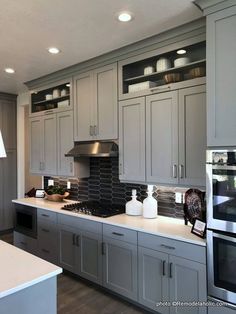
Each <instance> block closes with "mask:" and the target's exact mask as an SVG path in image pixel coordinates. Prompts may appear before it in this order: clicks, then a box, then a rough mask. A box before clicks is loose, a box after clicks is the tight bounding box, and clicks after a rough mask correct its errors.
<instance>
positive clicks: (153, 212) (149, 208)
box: [143, 185, 158, 218]
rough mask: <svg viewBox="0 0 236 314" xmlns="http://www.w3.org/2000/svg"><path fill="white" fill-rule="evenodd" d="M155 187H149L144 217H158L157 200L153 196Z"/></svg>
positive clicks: (144, 205)
mask: <svg viewBox="0 0 236 314" xmlns="http://www.w3.org/2000/svg"><path fill="white" fill-rule="evenodd" d="M152 193H153V185H148V189H147V194H148V197H147V198H145V200H144V201H143V217H144V218H156V217H157V209H158V207H157V200H156V199H155V198H154V197H153V196H152Z"/></svg>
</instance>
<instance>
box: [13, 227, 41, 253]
mask: <svg viewBox="0 0 236 314" xmlns="http://www.w3.org/2000/svg"><path fill="white" fill-rule="evenodd" d="M13 238H14V240H13V242H14V245H15V246H16V247H18V248H19V249H21V250H24V251H26V252H29V253H31V254H34V255H38V241H37V239H35V238H31V237H29V236H27V235H25V234H22V233H19V232H17V231H14V234H13Z"/></svg>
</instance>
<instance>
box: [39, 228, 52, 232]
mask: <svg viewBox="0 0 236 314" xmlns="http://www.w3.org/2000/svg"><path fill="white" fill-rule="evenodd" d="M41 230H42V231H43V232H50V230H48V229H44V228H42V229H41Z"/></svg>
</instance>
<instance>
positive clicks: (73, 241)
mask: <svg viewBox="0 0 236 314" xmlns="http://www.w3.org/2000/svg"><path fill="white" fill-rule="evenodd" d="M72 244H73V245H75V234H73V237H72Z"/></svg>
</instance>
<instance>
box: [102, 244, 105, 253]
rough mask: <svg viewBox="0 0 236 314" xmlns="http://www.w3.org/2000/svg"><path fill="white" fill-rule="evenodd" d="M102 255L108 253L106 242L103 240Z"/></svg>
mask: <svg viewBox="0 0 236 314" xmlns="http://www.w3.org/2000/svg"><path fill="white" fill-rule="evenodd" d="M102 255H106V243H105V242H102Z"/></svg>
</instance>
